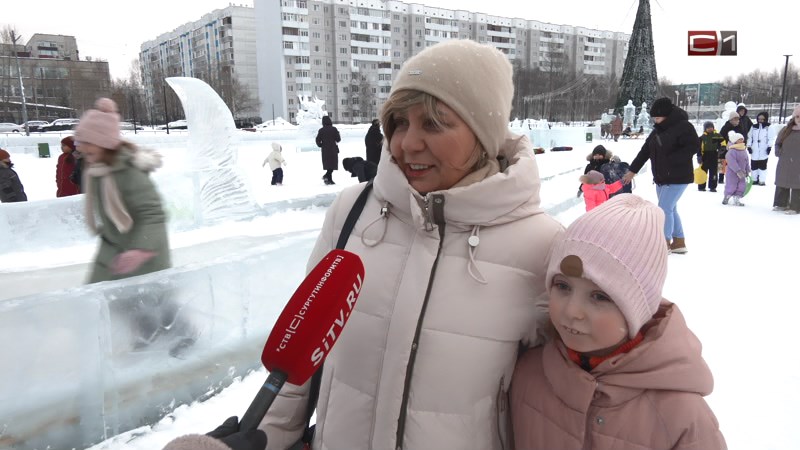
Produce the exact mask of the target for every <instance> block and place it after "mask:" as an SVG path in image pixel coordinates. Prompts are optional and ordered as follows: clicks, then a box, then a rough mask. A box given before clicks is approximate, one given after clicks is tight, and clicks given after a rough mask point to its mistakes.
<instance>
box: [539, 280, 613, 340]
mask: <svg viewBox="0 0 800 450" xmlns="http://www.w3.org/2000/svg"><path fill="white" fill-rule="evenodd" d="M550 321H551V322H552V323H553V326H554V327H555V328H556V330H557V331H558V334H559V336H561V340H562V341H564V345H566V346H567V347H569V348H571V349H572V350H575V351H576V352H580V353H596V354H597V355H602V354H606V353H610V352H611V351H613V350H614V349H616V348H617V347H618V346H619V345H620V344H622V343H623V342H625V341H626V340H627V338H628V326H627V324H626V322H625V316H623V315H622V312H621V311H620V310H619V308H618V307H617V305H616V304H615V303H614V301H613V300H612V299H611V297H610V296H609V295H608V294H606V293H605V292H603V290H602V289H600V287H599V286H597V285H596V284H595V283H593V282H591V281H589V280H587V279H585V278H580V277H570V276H566V275H564V274H557V275H555V276H554V277H553V286H552V287H550Z"/></svg>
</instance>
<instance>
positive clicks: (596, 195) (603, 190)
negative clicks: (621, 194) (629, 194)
mask: <svg viewBox="0 0 800 450" xmlns="http://www.w3.org/2000/svg"><path fill="white" fill-rule="evenodd" d="M580 180H581V191H582V192H583V200H584V202H586V211H591V210H593V209H594V208H596V207H598V206H600V205H601V204H603V203H604V202H605V201H606V200H608V199H609V198H610V197H611V195H612V194H614V193H616V192H618V191H619V190H620V189H622V180H621V179H619V180H617V181H615V182H613V183H611V184H606V180H605V177H603V174H602V173H600V172H598V171H596V170H590V171H589V173H587V174H586V175H581V178H580Z"/></svg>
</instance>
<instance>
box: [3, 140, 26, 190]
mask: <svg viewBox="0 0 800 450" xmlns="http://www.w3.org/2000/svg"><path fill="white" fill-rule="evenodd" d="M12 167H14V163H12V162H11V155H9V154H8V152H7V151H5V150H3V149H0V202H2V203H13V202H26V201H28V196H27V195H25V188H24V187H23V186H22V182H21V181H19V175H17V172H16V171H15V170H14V169H12Z"/></svg>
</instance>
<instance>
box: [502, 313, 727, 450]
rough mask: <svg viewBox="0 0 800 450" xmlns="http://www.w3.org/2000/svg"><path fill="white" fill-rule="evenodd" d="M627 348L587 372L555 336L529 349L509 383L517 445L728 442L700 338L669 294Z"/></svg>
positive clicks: (629, 448) (698, 449)
mask: <svg viewBox="0 0 800 450" xmlns="http://www.w3.org/2000/svg"><path fill="white" fill-rule="evenodd" d="M645 327H646V331H645V333H644V340H643V341H642V343H641V344H639V345H638V346H636V347H635V348H634V349H633V350H631V351H630V352H629V353H626V354H621V355H618V356H614V357H612V358H609V359H608V360H606V361H604V362H602V363H601V364H600V365H599V366H597V367H596V368H594V370H592V371H591V372H586V371H585V370H583V369H581V368H580V367H579V366H578V365H577V364H575V363H574V362H573V361H571V360H570V359H569V357H568V356H567V353H566V349H565V348H564V345H563V343H561V341H560V340H559V339H555V340H553V341H551V342H549V343H547V344H546V345H545V346H544V347H539V348H535V349H532V350H530V351H528V352H527V353H525V355H524V356H523V357H522V358H520V361H519V362H518V363H517V368H516V370H515V372H514V378H513V383H512V386H511V416H512V422H513V427H514V442H515V444H516V450H553V449H574V450H577V449H583V450H605V449H609V450H610V449H614V450H644V449H659V450H667V449H672V450H677V449H681V450H690V449H691V450H720V449H726V448H727V446H726V445H725V439H724V438H723V436H722V433H720V431H719V424H718V423H717V419H716V417H715V416H714V413H713V412H712V411H711V409H710V408H709V407H708V405H707V404H706V402H705V400H704V399H703V396H706V395H708V394H710V393H711V390H712V388H713V385H714V381H713V378H712V376H711V371H710V370H709V368H708V366H707V365H706V363H705V361H704V360H703V358H702V356H701V355H700V350H701V345H700V341H699V340H698V339H697V337H695V335H694V334H693V333H692V332H691V331H690V330H689V329H688V328H687V326H686V322H685V320H684V318H683V315H682V314H681V312H680V310H679V309H678V307H677V306H676V305H673V304H671V303H668V302H666V301H664V303H662V305H661V307H660V309H659V311H658V312H657V313H656V316H655V318H654V320H652V321H651V322H650V323H649V324H648V325H646V326H645Z"/></svg>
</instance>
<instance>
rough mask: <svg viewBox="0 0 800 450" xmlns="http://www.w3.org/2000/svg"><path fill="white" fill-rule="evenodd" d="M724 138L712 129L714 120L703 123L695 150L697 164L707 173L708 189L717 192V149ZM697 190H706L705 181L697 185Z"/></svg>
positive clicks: (721, 145)
mask: <svg viewBox="0 0 800 450" xmlns="http://www.w3.org/2000/svg"><path fill="white" fill-rule="evenodd" d="M724 141H725V138H724V137H722V135H720V134H719V133H717V131H716V130H714V122H711V121H709V122H706V123H704V124H703V135H702V136H700V148H699V149H698V151H697V164H700V167H701V168H702V169H703V171H705V172H706V173H707V174H708V190H710V191H711V192H717V169H718V164H719V150H720V147H723V144H722V143H723V142H724ZM697 190H698V191H705V190H706V183H702V184H698V185H697Z"/></svg>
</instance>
